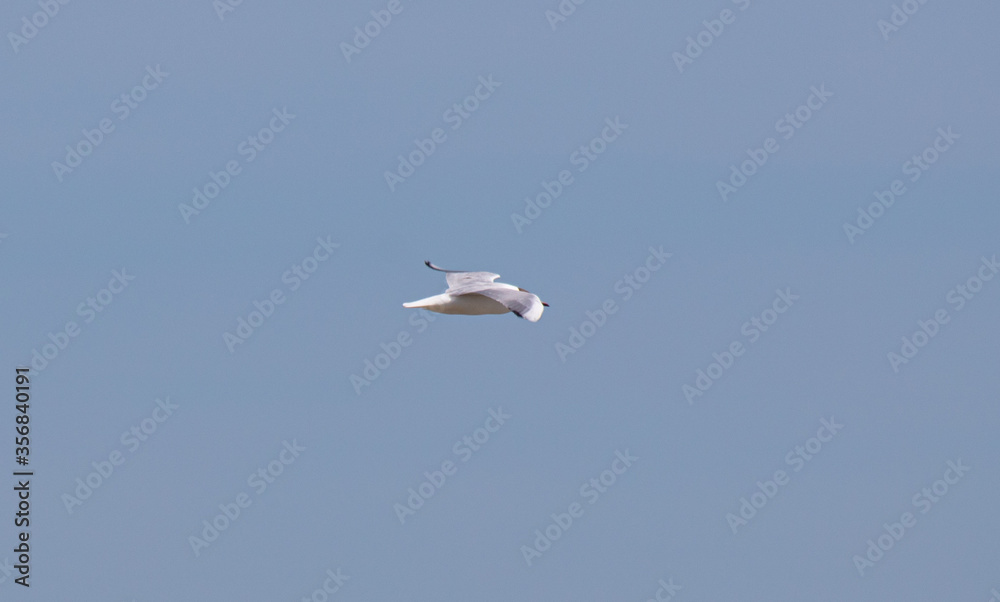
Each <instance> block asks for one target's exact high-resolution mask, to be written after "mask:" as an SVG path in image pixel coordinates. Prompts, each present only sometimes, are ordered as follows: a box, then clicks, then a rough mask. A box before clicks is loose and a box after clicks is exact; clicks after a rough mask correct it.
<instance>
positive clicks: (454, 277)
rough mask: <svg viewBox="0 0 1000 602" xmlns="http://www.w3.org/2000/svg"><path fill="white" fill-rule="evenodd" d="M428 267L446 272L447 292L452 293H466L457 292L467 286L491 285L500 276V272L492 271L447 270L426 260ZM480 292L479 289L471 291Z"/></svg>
mask: <svg viewBox="0 0 1000 602" xmlns="http://www.w3.org/2000/svg"><path fill="white" fill-rule="evenodd" d="M424 263H425V264H427V267H429V268H430V269H432V270H437V271H439V272H444V278H445V280H447V281H448V290H447V291H446V292H448V293H452V294H458V295H462V294H465V293H459V292H457V289H459V288H462V287H466V286H470V285H471V286H475V285H480V286H482V285H489V284H492V283H493V281H494V280H496V279H497V278H499V277H500V274H494V273H492V272H460V271H458V270H445V269H442V268H439V267H437V266H436V265H434V264H433V263H431V262H429V261H425V262H424ZM470 292H478V291H470Z"/></svg>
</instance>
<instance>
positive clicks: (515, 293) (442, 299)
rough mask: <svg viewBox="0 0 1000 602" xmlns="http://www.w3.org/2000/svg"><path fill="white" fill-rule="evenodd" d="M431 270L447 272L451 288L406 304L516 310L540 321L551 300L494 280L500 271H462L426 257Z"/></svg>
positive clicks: (449, 310)
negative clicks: (436, 262) (544, 300)
mask: <svg viewBox="0 0 1000 602" xmlns="http://www.w3.org/2000/svg"><path fill="white" fill-rule="evenodd" d="M424 263H425V264H427V267H429V268H430V269H432V270H437V271H439V272H444V273H445V279H446V280H447V281H448V290H446V291H445V292H443V293H442V294H440V295H434V296H433V297H427V298H426V299H421V300H419V301H411V302H410V303H404V304H403V307H419V308H422V309H426V310H430V311H433V312H437V313H439V314H462V315H466V316H481V315H484V314H505V313H507V312H509V311H510V312H514V315H515V316H517V317H518V318H524V319H525V320H528V321H529V322H537V321H538V319H539V318H541V317H542V312H543V311H544V310H545V308H546V307H548V306H549V304H548V303H543V302H542V300H541V299H539V298H538V295H533V294H531V293H529V292H528V291H526V290H524V289H523V288H519V287H516V286H512V285H510V284H504V283H503V282H493V281H494V280H496V279H497V278H499V277H500V274H493V273H491V272H459V271H456V270H443V269H441V268H439V267H437V266H436V265H434V264H433V263H431V262H429V261H425V262H424Z"/></svg>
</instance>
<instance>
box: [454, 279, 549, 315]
mask: <svg viewBox="0 0 1000 602" xmlns="http://www.w3.org/2000/svg"><path fill="white" fill-rule="evenodd" d="M468 288H470V289H471V288H472V287H468ZM469 293H477V294H480V295H483V296H484V297H489V298H490V299H493V300H494V301H496V302H498V303H502V304H503V305H504V306H505V307H506V308H507V309H509V310H510V311H512V312H514V315H516V316H517V317H518V318H524V319H525V320H527V321H529V322H537V321H538V319H539V318H541V317H542V312H543V311H544V310H545V307H544V306H543V305H542V300H541V299H539V298H538V295H535V294H534V293H529V292H528V291H523V290H520V289H515V288H501V287H499V286H496V285H493V284H490V285H489V286H485V287H483V288H481V289H479V290H469ZM453 294H454V293H453ZM466 294H467V293H466Z"/></svg>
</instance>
